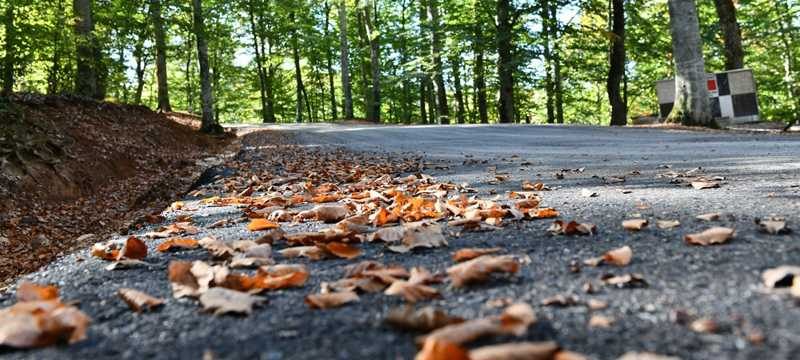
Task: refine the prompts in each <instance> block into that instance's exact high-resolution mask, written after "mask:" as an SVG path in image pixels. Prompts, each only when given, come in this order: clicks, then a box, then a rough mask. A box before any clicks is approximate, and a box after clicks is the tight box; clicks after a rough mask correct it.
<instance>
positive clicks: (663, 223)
mask: <svg viewBox="0 0 800 360" xmlns="http://www.w3.org/2000/svg"><path fill="white" fill-rule="evenodd" d="M656 226H658V228H659V229H662V230H668V229H672V228H676V227H678V226H681V222H680V221H678V220H658V221H656Z"/></svg>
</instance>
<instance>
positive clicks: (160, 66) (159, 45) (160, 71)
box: [150, 0, 172, 112]
mask: <svg viewBox="0 0 800 360" xmlns="http://www.w3.org/2000/svg"><path fill="white" fill-rule="evenodd" d="M161 1H162V0H150V17H151V18H152V21H153V35H154V36H155V43H156V79H157V83H158V106H157V107H156V109H157V110H158V111H164V112H169V111H172V105H170V103H169V86H168V85H167V37H166V34H165V32H164V20H163V19H162V18H161Z"/></svg>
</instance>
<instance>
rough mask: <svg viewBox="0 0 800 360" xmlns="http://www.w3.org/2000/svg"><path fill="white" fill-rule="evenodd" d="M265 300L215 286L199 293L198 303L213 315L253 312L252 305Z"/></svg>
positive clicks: (247, 313)
mask: <svg viewBox="0 0 800 360" xmlns="http://www.w3.org/2000/svg"><path fill="white" fill-rule="evenodd" d="M263 301H265V300H264V299H263V298H261V297H258V296H253V295H250V294H248V293H246V292H241V291H236V290H231V289H226V288H222V287H215V288H211V289H208V291H206V292H204V293H203V294H202V295H200V304H201V305H203V310H204V311H213V312H214V315H223V314H245V315H249V314H250V313H252V312H253V306H254V305H256V304H260V303H262V302H263Z"/></svg>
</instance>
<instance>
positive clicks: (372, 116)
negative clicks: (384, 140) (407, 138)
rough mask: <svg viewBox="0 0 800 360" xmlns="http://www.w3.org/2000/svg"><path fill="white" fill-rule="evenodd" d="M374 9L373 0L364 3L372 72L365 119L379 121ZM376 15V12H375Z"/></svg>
mask: <svg viewBox="0 0 800 360" xmlns="http://www.w3.org/2000/svg"><path fill="white" fill-rule="evenodd" d="M373 11H375V3H374V0H367V2H366V4H364V29H365V31H366V35H367V40H368V43H369V59H370V72H371V73H372V74H371V75H372V87H371V94H370V101H369V102H368V105H367V106H368V109H367V120H369V121H372V122H376V123H378V122H380V121H381V60H380V51H381V48H380V33H379V32H378V31H377V28H376V27H377V24H376V23H375V20H374V19H373V18H372V16H373ZM375 15H376V17H377V14H375Z"/></svg>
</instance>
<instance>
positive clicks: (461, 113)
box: [450, 54, 466, 124]
mask: <svg viewBox="0 0 800 360" xmlns="http://www.w3.org/2000/svg"><path fill="white" fill-rule="evenodd" d="M450 65H451V66H452V67H453V87H455V90H456V93H455V97H456V106H457V108H456V121H457V122H458V123H459V124H463V123H464V122H465V114H466V109H465V107H464V89H463V87H462V86H461V54H456V55H455V56H453V58H452V59H451V60H450Z"/></svg>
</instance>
